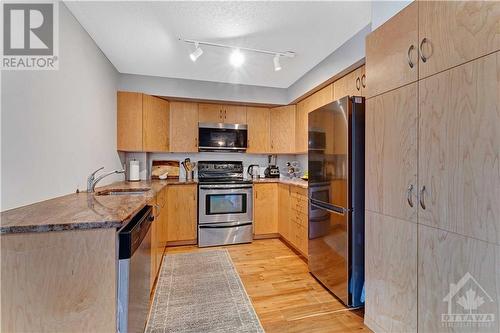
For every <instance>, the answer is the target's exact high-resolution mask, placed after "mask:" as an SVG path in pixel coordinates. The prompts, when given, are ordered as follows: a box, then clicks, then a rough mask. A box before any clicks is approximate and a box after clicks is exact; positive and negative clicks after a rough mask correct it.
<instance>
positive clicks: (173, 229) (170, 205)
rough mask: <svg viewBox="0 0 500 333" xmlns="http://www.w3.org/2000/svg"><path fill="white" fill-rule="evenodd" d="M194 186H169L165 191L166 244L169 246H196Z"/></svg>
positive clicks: (195, 190) (196, 193)
mask: <svg viewBox="0 0 500 333" xmlns="http://www.w3.org/2000/svg"><path fill="white" fill-rule="evenodd" d="M197 195H198V188H197V185H196V184H189V185H186V184H182V185H181V184H179V185H169V186H168V191H167V216H168V217H167V219H168V228H167V242H168V243H169V245H175V244H178V245H181V244H196V240H197V218H198V217H197V208H198V205H197Z"/></svg>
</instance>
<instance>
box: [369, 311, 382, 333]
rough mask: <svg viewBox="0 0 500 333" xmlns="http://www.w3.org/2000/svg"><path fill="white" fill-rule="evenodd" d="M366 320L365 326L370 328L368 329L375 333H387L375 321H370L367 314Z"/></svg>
mask: <svg viewBox="0 0 500 333" xmlns="http://www.w3.org/2000/svg"><path fill="white" fill-rule="evenodd" d="M364 318H365V319H364V321H365V325H366V326H368V328H369V329H371V330H372V331H373V332H374V333H385V332H386V331H384V330H383V329H382V327H380V326H379V325H378V324H377V323H376V322H375V321H374V320H373V319H370V318H369V317H367V316H366V313H365V317H364Z"/></svg>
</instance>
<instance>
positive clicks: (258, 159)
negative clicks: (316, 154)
mask: <svg viewBox="0 0 500 333" xmlns="http://www.w3.org/2000/svg"><path fill="white" fill-rule="evenodd" d="M188 157H189V158H190V159H191V161H192V162H198V161H210V160H217V161H220V160H222V161H241V162H243V167H244V169H245V176H246V169H247V168H248V166H249V165H251V164H258V165H259V166H267V165H268V155H264V154H262V155H261V154H244V153H210V152H201V153H125V154H124V155H123V156H122V163H123V164H125V163H127V162H128V161H129V160H131V159H136V160H138V161H139V164H140V176H141V179H148V178H149V177H150V171H151V164H152V161H153V160H176V161H184V159H185V158H188ZM276 160H277V162H276V163H277V165H278V167H279V168H280V172H281V174H282V177H285V176H286V170H287V169H286V162H288V161H298V162H299V163H300V166H301V170H302V171H305V170H306V169H307V155H305V154H302V155H292V154H291V155H278V157H277V159H276ZM197 176H198V175H197V173H196V171H195V178H196V177H197ZM180 177H181V178H185V177H186V175H185V173H184V170H183V168H182V167H181V170H180Z"/></svg>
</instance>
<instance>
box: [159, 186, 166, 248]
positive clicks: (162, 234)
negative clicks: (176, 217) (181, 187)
mask: <svg viewBox="0 0 500 333" xmlns="http://www.w3.org/2000/svg"><path fill="white" fill-rule="evenodd" d="M167 197H168V186H165V187H164V188H163V189H162V190H161V191H159V192H158V197H157V205H158V208H159V219H158V221H157V222H158V223H157V225H158V242H159V246H162V247H165V246H166V245H167V242H168V214H167V209H168V206H167Z"/></svg>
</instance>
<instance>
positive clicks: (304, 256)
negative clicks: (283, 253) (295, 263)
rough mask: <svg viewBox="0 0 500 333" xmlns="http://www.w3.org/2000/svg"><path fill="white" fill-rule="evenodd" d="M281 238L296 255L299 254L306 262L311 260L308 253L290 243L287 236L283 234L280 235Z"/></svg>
mask: <svg viewBox="0 0 500 333" xmlns="http://www.w3.org/2000/svg"><path fill="white" fill-rule="evenodd" d="M279 240H280V241H281V242H282V243H283V244H285V245H286V246H288V248H289V249H290V250H292V251H293V252H294V253H295V254H296V255H298V256H299V257H300V259H302V260H303V261H304V262H305V263H306V264H307V263H308V262H309V260H308V258H307V255H305V254H304V253H302V252H301V251H299V249H297V248H296V247H295V246H294V245H293V244H292V243H290V242H289V241H288V240H287V239H286V238H284V237H283V236H281V235H280V237H279Z"/></svg>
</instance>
